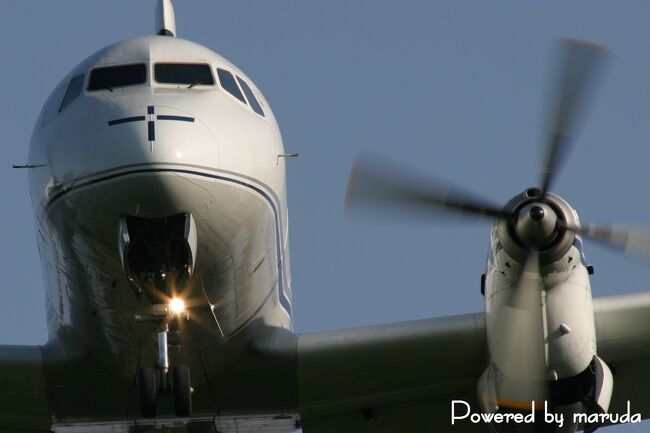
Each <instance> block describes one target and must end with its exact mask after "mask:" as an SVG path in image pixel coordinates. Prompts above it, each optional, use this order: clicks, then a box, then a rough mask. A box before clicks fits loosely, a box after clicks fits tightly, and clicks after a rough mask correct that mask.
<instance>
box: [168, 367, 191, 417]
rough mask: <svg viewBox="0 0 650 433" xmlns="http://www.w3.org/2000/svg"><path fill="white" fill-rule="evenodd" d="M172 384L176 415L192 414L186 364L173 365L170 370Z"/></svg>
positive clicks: (188, 372) (188, 370) (188, 373)
mask: <svg viewBox="0 0 650 433" xmlns="http://www.w3.org/2000/svg"><path fill="white" fill-rule="evenodd" d="M172 380H173V381H174V382H173V386H174V408H175V409H176V415H177V416H182V417H186V416H190V415H191V414H192V388H191V387H190V369H189V367H188V366H187V365H175V366H174V368H173V370H172Z"/></svg>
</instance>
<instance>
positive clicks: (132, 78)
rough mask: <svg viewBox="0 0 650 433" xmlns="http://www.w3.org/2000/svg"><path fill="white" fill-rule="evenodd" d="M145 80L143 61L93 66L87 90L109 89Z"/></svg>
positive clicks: (145, 71)
mask: <svg viewBox="0 0 650 433" xmlns="http://www.w3.org/2000/svg"><path fill="white" fill-rule="evenodd" d="M146 82H147V67H146V66H145V64H144V63H138V64H134V65H119V66H107V67H102V68H95V69H93V70H92V71H90V80H89V81H88V90H91V91H92V90H110V91H112V90H113V89H114V88H116V87H125V86H134V85H137V84H143V83H146Z"/></svg>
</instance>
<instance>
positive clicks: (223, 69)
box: [216, 66, 250, 108]
mask: <svg viewBox="0 0 650 433" xmlns="http://www.w3.org/2000/svg"><path fill="white" fill-rule="evenodd" d="M220 70H221V71H224V72H227V73H229V74H230V76H231V77H232V79H233V82H234V83H235V86H237V90H239V94H240V95H241V99H239V98H238V97H237V95H234V94H232V93H230V92H229V91H228V89H226V88H225V87H224V85H223V84H222V83H221V76H220V75H219V71H220ZM216 71H217V78H218V79H219V88H220V89H222V90H224V91H225V92H226V93H227V94H228V95H229V96H230V97H231V98H234V99H235V100H236V101H238V102H239V103H240V104H242V105H243V106H244V107H249V108H250V106H249V105H248V101H247V100H246V95H244V91H243V90H242V89H241V88H240V87H239V83H238V82H237V78H236V75H235V74H233V73H232V72H231V71H230V70H228V69H225V68H222V67H220V66H217V67H216Z"/></svg>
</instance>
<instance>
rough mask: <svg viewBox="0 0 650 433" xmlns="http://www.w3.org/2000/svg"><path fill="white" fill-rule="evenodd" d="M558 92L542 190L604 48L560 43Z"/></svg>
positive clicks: (561, 155) (563, 151)
mask: <svg viewBox="0 0 650 433" xmlns="http://www.w3.org/2000/svg"><path fill="white" fill-rule="evenodd" d="M560 54H561V59H560V64H561V65H562V66H561V68H560V71H559V77H558V85H557V87H556V89H557V92H558V94H557V95H556V97H555V102H554V103H553V105H552V108H551V111H550V113H551V117H550V119H551V123H550V128H549V133H548V138H547V140H548V141H547V144H546V149H547V152H546V159H545V162H544V165H543V168H542V178H541V182H540V187H541V189H542V192H543V193H546V192H547V191H548V190H549V188H550V187H551V186H552V184H553V181H554V180H555V178H556V176H557V172H558V169H559V167H560V165H561V163H562V162H563V161H564V159H566V155H567V153H568V151H569V148H570V146H571V144H572V143H573V137H574V136H575V135H576V132H577V127H578V123H579V121H580V117H581V115H582V114H583V113H584V111H585V106H586V103H587V102H588V99H589V97H590V96H591V95H592V93H593V90H594V86H595V85H596V83H597V80H598V78H599V77H600V76H601V75H602V71H603V67H604V65H605V61H606V59H607V55H606V54H607V51H606V50H605V48H603V47H601V46H598V45H595V44H591V43H588V42H583V41H578V40H574V39H565V40H564V41H562V44H561V45H560Z"/></svg>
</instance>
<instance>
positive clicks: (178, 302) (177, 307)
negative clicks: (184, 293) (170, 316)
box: [169, 298, 185, 314]
mask: <svg viewBox="0 0 650 433" xmlns="http://www.w3.org/2000/svg"><path fill="white" fill-rule="evenodd" d="M169 309H170V311H171V312H172V313H174V314H180V313H182V312H183V311H185V302H183V300H182V299H178V298H174V299H172V300H171V301H170V302H169Z"/></svg>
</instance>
